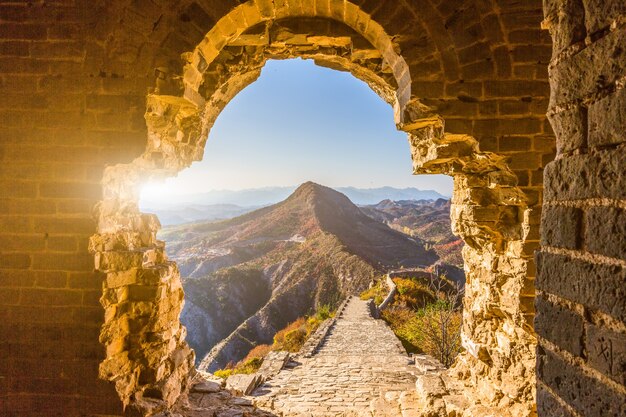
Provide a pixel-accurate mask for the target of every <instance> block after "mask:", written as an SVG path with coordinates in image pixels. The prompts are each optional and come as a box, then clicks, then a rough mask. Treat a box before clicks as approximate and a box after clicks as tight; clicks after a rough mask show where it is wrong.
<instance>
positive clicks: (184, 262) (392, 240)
mask: <svg viewBox="0 0 626 417" xmlns="http://www.w3.org/2000/svg"><path fill="white" fill-rule="evenodd" d="M377 213H381V212H377ZM381 215H382V214H381ZM161 238H162V239H163V240H165V241H167V250H168V257H169V258H170V259H172V260H175V261H176V262H177V264H178V266H179V267H180V271H181V275H182V276H183V286H184V289H185V307H184V309H183V312H182V315H181V321H182V322H183V324H185V326H187V329H188V336H187V341H188V342H189V344H190V345H191V346H192V347H193V348H194V349H195V350H196V353H197V355H198V356H197V358H198V359H202V361H201V363H199V367H200V369H203V370H209V371H213V370H215V369H217V368H221V367H224V366H225V365H226V364H227V363H229V362H231V361H232V362H237V361H238V360H240V359H242V358H243V357H244V356H245V355H246V354H247V353H248V351H249V350H250V349H251V348H253V347H254V345H255V344H257V343H271V342H272V338H273V336H274V334H275V332H276V331H278V330H279V329H281V328H283V327H284V326H285V325H286V324H287V323H289V322H291V321H293V320H295V319H296V318H297V317H300V316H302V315H304V314H307V313H308V312H311V311H315V310H316V309H317V308H318V307H320V306H321V305H336V304H337V303H338V302H339V301H340V300H341V299H343V298H344V297H345V296H346V295H348V294H359V293H360V292H361V291H363V290H364V289H366V288H367V287H368V286H369V285H370V283H371V282H372V280H373V278H374V277H375V276H379V275H381V274H383V273H385V272H386V271H387V270H389V269H393V268H398V267H399V266H406V267H414V266H429V265H433V264H434V263H436V262H437V261H438V259H439V257H438V256H437V254H436V252H435V251H434V250H432V249H430V250H429V249H426V248H425V246H424V242H423V241H422V240H421V239H420V238H418V237H409V236H407V235H406V234H404V233H401V232H399V231H397V230H393V229H392V228H390V227H389V226H387V225H385V224H384V223H382V222H380V221H378V220H375V219H373V218H371V217H368V216H367V215H365V214H364V213H363V211H361V209H360V208H359V207H357V206H355V205H354V204H353V203H352V202H351V201H350V200H349V199H348V198H347V197H346V196H345V195H343V194H341V193H339V192H337V191H335V190H333V189H330V188H327V187H323V186H321V185H318V184H314V183H311V182H309V183H305V184H303V185H301V186H300V187H299V188H298V189H297V190H296V191H295V192H294V193H293V194H292V195H291V196H289V197H288V198H287V199H286V200H284V201H282V202H280V203H278V204H275V205H272V206H269V207H264V208H261V209H258V210H255V211H253V212H250V213H247V214H244V215H242V216H239V217H235V218H232V219H229V220H224V221H219V222H197V223H191V224H185V225H180V226H175V227H169V228H165V229H164V230H163V232H162V234H161ZM220 341H221V342H220Z"/></svg>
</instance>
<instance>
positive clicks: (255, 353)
mask: <svg viewBox="0 0 626 417" xmlns="http://www.w3.org/2000/svg"><path fill="white" fill-rule="evenodd" d="M271 351H272V346H270V345H258V346H255V347H254V348H253V349H252V350H251V351H250V352H248V355H247V356H246V357H245V358H244V359H243V361H244V362H246V361H249V360H251V359H255V358H259V359H263V358H264V357H265V356H267V354H268V353H270V352H271Z"/></svg>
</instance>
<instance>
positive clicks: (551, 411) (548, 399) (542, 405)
mask: <svg viewBox="0 0 626 417" xmlns="http://www.w3.org/2000/svg"><path fill="white" fill-rule="evenodd" d="M537 414H539V415H540V416H550V417H577V416H576V415H574V414H573V413H572V412H571V411H570V410H569V409H568V408H567V407H565V406H563V405H561V403H560V402H559V401H558V400H557V399H556V398H554V396H553V395H552V394H551V393H550V391H548V390H547V389H546V388H545V386H544V385H543V384H538V385H537Z"/></svg>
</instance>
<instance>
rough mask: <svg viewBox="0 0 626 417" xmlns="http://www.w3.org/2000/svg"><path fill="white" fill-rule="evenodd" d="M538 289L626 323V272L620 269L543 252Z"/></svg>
mask: <svg viewBox="0 0 626 417" xmlns="http://www.w3.org/2000/svg"><path fill="white" fill-rule="evenodd" d="M536 261H537V280H536V286H537V289H539V290H543V291H547V292H549V293H551V294H556V295H558V296H560V297H563V298H565V299H568V300H570V301H574V302H576V303H579V304H582V305H585V306H587V307H588V308H592V309H596V310H600V311H603V312H605V313H606V314H609V315H611V316H613V317H615V318H617V319H618V320H622V321H626V271H625V270H624V269H623V268H622V267H620V266H618V265H605V264H594V263H590V262H585V261H582V260H579V259H574V258H570V257H568V256H564V255H555V254H550V253H546V252H540V253H538V254H537V255H536Z"/></svg>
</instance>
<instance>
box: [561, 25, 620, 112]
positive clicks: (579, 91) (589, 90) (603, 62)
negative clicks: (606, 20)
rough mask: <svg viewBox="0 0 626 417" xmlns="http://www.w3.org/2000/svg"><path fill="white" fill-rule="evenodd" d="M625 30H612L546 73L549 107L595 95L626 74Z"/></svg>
mask: <svg viewBox="0 0 626 417" xmlns="http://www.w3.org/2000/svg"><path fill="white" fill-rule="evenodd" d="M624 43H626V31H625V30H616V31H613V32H611V33H609V34H608V35H607V36H605V37H603V38H601V39H599V40H598V41H596V42H594V43H592V44H591V45H589V46H588V47H587V48H585V49H583V50H582V51H581V52H579V53H577V54H575V55H572V56H571V57H568V58H567V59H564V60H562V61H561V62H559V63H558V64H557V65H556V66H555V67H554V68H552V69H551V71H550V84H551V86H552V95H551V99H550V107H551V108H554V107H555V106H560V105H566V104H567V103H572V102H576V101H577V100H579V99H582V98H586V97H588V96H591V95H592V94H594V93H596V92H597V91H598V90H599V89H600V88H603V87H604V86H609V85H611V84H613V83H615V81H616V80H617V79H618V78H619V77H621V76H622V75H623V74H624V73H626V49H624V48H623V47H622V46H623V45H624Z"/></svg>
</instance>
